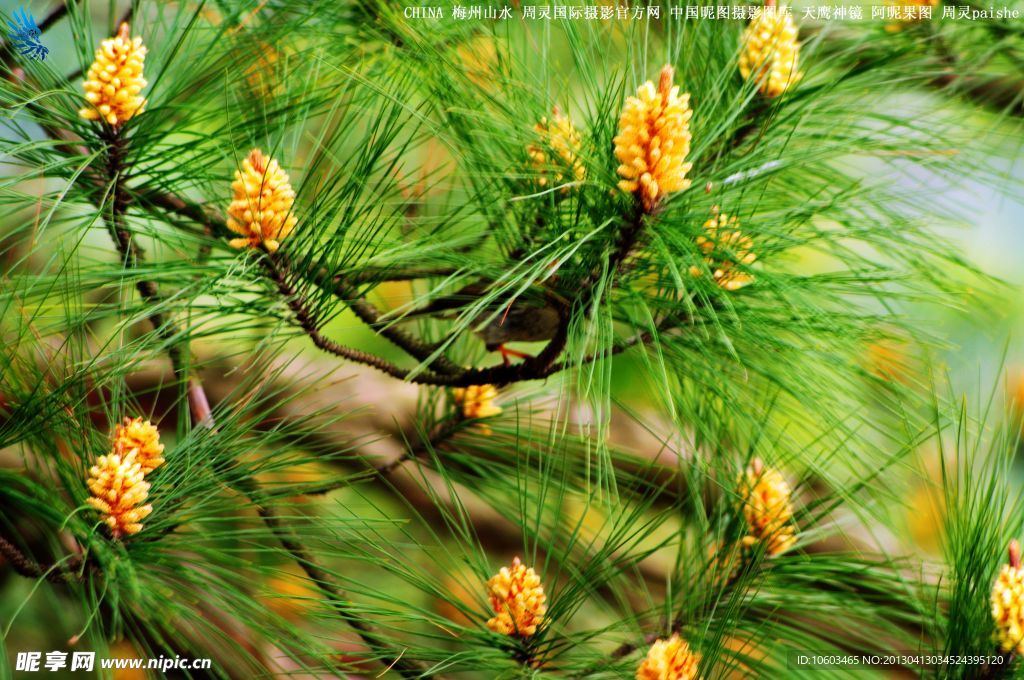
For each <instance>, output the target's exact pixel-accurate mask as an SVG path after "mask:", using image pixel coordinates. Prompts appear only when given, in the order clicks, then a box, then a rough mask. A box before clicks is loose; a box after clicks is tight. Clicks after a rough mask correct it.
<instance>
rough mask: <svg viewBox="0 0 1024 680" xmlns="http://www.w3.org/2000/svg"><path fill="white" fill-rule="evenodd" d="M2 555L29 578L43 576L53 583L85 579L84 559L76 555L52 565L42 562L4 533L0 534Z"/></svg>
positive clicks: (13, 567) (0, 551)
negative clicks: (30, 555) (7, 537)
mask: <svg viewBox="0 0 1024 680" xmlns="http://www.w3.org/2000/svg"><path fill="white" fill-rule="evenodd" d="M0 555H2V556H3V557H4V559H6V560H7V563H8V564H10V565H11V568H12V569H14V571H15V572H16V573H18V574H20V575H22V576H25V577H27V578H43V579H46V580H47V581H49V582H51V583H80V582H82V581H83V580H84V578H83V574H82V566H83V563H82V560H81V559H80V558H78V557H75V556H71V557H69V558H68V559H66V560H62V561H61V562H57V563H54V564H51V565H44V564H40V563H39V562H36V561H35V560H33V559H31V558H29V557H28V556H26V555H25V554H24V553H22V552H21V551H20V550H18V548H17V547H15V545H14V544H13V543H11V542H10V541H8V540H7V539H6V538H4V536H2V535H0Z"/></svg>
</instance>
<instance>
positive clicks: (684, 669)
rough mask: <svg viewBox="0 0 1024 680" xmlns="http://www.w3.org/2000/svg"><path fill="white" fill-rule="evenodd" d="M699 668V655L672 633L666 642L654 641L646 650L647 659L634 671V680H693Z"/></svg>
mask: <svg viewBox="0 0 1024 680" xmlns="http://www.w3.org/2000/svg"><path fill="white" fill-rule="evenodd" d="M699 666H700V655H699V654H697V653H695V652H693V651H691V650H690V645H688V644H687V643H686V640H684V639H682V638H681V637H679V635H677V634H675V633H673V634H672V637H670V638H669V639H667V640H657V641H655V643H654V644H653V645H651V648H650V649H649V650H647V658H645V659H644V660H643V662H642V663H641V664H640V667H639V668H637V669H636V680H693V679H694V678H696V677H697V669H698V667H699Z"/></svg>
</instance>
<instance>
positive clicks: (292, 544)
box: [107, 129, 427, 678]
mask: <svg viewBox="0 0 1024 680" xmlns="http://www.w3.org/2000/svg"><path fill="white" fill-rule="evenodd" d="M120 132H121V131H120V130H119V129H115V130H113V131H112V132H110V134H109V135H108V136H107V141H108V143H109V150H108V169H109V177H110V181H111V182H112V183H113V191H112V201H111V203H112V205H111V232H112V235H113V237H114V241H115V242H116V243H117V246H118V250H119V251H120V252H121V254H122V256H123V257H124V258H125V264H126V266H127V267H128V268H131V269H135V268H137V267H138V266H139V264H140V263H141V262H142V258H143V253H142V249H141V248H140V247H139V246H138V244H136V243H135V242H134V240H133V239H132V236H131V233H130V231H129V230H128V228H127V225H126V224H125V215H126V212H127V209H128V195H127V193H126V192H125V191H124V189H123V181H124V177H123V173H124V170H125V167H124V166H125V158H124V152H125V140H124V138H123V137H122V136H121V134H120ZM267 261H268V262H270V263H271V266H273V263H272V262H273V261H272V260H269V259H268V260H267ZM280 281H281V285H283V286H286V285H287V281H286V280H285V279H284V278H280ZM136 285H137V288H138V290H139V294H140V295H141V296H142V298H143V301H144V302H146V303H147V304H148V305H150V306H152V305H155V304H158V303H159V302H160V295H159V292H158V291H157V288H156V284H155V283H153V282H151V281H146V280H140V281H139V282H138V283H137V284H136ZM282 292H284V291H282ZM300 311H301V310H300ZM296 313H297V314H299V313H300V312H299V311H297V312H296ZM303 318H305V317H303ZM149 319H150V321H151V322H152V324H153V327H154V329H155V331H156V332H157V334H158V335H159V336H160V337H161V338H163V339H164V340H166V341H168V343H169V344H168V349H167V352H168V356H169V357H170V359H171V363H172V365H173V366H174V370H175V373H176V374H178V375H180V376H184V375H185V371H186V367H185V364H184V362H183V353H182V351H181V348H180V346H179V345H178V344H176V343H175V342H173V340H174V338H175V336H176V335H177V330H176V329H175V327H174V325H173V324H172V323H171V322H170V321H169V320H167V319H165V317H164V316H163V315H162V314H161V313H160V312H155V311H154V312H151V313H150V315H149ZM307 321H308V319H307ZM188 399H189V403H190V407H191V409H192V412H193V415H194V417H195V418H196V423H197V424H199V425H202V426H205V427H207V428H210V429H211V430H212V429H213V426H214V422H213V416H212V414H211V412H210V408H209V402H208V400H207V397H206V392H205V391H204V390H203V387H202V385H201V384H200V383H199V381H198V380H197V379H192V380H191V381H190V384H189V390H188ZM238 486H239V487H240V488H241V489H242V490H243V492H244V493H245V494H246V496H247V497H248V498H249V499H250V501H252V502H253V503H254V504H255V505H256V506H257V509H258V512H259V515H260V517H261V518H262V519H263V521H264V523H265V524H266V525H267V527H268V528H269V529H270V530H271V531H272V532H273V534H274V535H275V537H276V538H277V539H278V541H279V542H280V543H281V546H282V547H283V548H284V549H285V550H286V551H287V552H288V553H289V555H291V557H292V558H293V559H294V560H295V562H296V563H297V564H298V565H299V566H300V567H301V568H302V569H303V570H304V571H305V572H306V574H307V576H309V578H310V579H311V580H312V581H313V582H314V583H315V584H316V585H317V587H318V588H319V589H320V590H321V591H322V592H323V593H324V595H325V596H327V598H328V600H329V603H330V605H331V607H332V608H333V609H334V610H335V611H336V612H338V614H339V616H340V617H341V618H342V619H343V620H344V621H345V622H346V623H347V624H348V625H349V626H351V627H352V628H353V629H354V630H355V631H356V633H358V635H359V636H360V638H362V639H363V641H364V642H366V644H367V645H368V646H369V647H370V648H371V649H374V650H379V651H382V652H385V653H386V656H389V657H392V658H393V660H392V661H390V663H388V664H387V668H393V669H394V670H395V671H396V672H398V673H399V674H400V675H402V677H406V678H420V677H424V676H425V675H427V673H426V671H425V669H424V668H423V667H421V665H420V664H418V663H415V662H413V661H410V660H406V659H404V658H403V655H402V654H397V655H394V654H390V653H387V650H388V645H387V644H386V643H384V642H383V641H382V640H381V638H380V636H379V635H378V634H377V633H376V632H375V630H374V628H373V627H372V626H371V625H370V624H369V623H367V622H366V621H365V620H363V619H362V618H361V617H360V616H359V615H358V614H356V613H355V612H353V611H352V610H351V609H350V607H349V605H348V604H347V603H346V602H345V599H346V598H345V597H344V593H343V592H342V591H341V589H340V588H338V587H337V586H336V585H334V584H333V582H332V581H331V580H330V578H329V576H328V575H327V573H326V572H325V571H324V570H323V569H322V568H321V567H320V566H319V564H318V563H317V562H316V560H315V559H314V557H313V555H312V554H311V553H310V552H309V551H308V550H307V549H306V548H305V547H304V546H303V545H302V544H301V543H300V542H299V541H298V540H297V539H296V538H295V537H294V536H293V535H292V534H291V532H290V531H289V530H288V528H287V526H286V525H285V524H284V523H283V522H282V521H281V519H280V517H279V515H278V514H277V512H276V510H275V509H274V508H273V507H272V506H270V505H268V504H267V503H265V502H263V501H262V497H261V493H260V490H259V486H258V485H257V483H256V481H255V480H253V479H244V480H242V482H240V483H239V484H238Z"/></svg>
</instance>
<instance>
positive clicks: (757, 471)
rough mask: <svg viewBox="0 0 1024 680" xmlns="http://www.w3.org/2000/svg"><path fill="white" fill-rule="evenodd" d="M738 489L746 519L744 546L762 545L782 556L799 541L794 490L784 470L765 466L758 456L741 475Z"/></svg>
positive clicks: (772, 552) (771, 552) (773, 553)
mask: <svg viewBox="0 0 1024 680" xmlns="http://www.w3.org/2000/svg"><path fill="white" fill-rule="evenodd" d="M739 492H740V498H741V499H742V501H743V516H744V518H746V520H747V535H746V536H744V537H743V545H745V546H747V547H751V546H754V545H755V544H758V543H760V544H763V545H764V547H765V552H766V553H767V554H768V555H779V554H781V553H784V552H786V551H787V550H789V549H790V548H792V547H793V544H794V543H796V528H795V526H794V525H793V522H792V520H793V506H792V505H791V503H790V495H791V493H792V492H791V491H790V489H789V484H787V483H786V479H785V478H784V477H783V476H782V473H780V472H779V471H778V470H773V469H771V468H767V467H765V466H764V463H762V462H761V460H760V459H759V458H755V459H754V461H753V462H752V463H751V465H750V466H749V467H748V468H747V470H746V471H745V472H744V474H743V475H741V476H740V480H739Z"/></svg>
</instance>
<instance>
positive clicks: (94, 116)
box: [78, 23, 146, 127]
mask: <svg viewBox="0 0 1024 680" xmlns="http://www.w3.org/2000/svg"><path fill="white" fill-rule="evenodd" d="M145 60H146V48H145V47H144V46H143V44H142V38H132V37H129V35H128V24H127V23H123V24H121V29H120V30H119V31H118V33H117V35H116V36H114V37H113V38H108V39H106V40H104V41H103V42H102V43H100V48H99V49H98V50H96V60H95V61H93V62H92V65H91V66H90V67H89V71H88V73H86V76H85V83H84V87H85V99H86V101H88V102H89V106H86V107H84V108H82V109H81V110H80V111H79V112H78V115H79V116H81V117H82V118H85V119H87V120H104V121H106V122H107V123H108V124H109V125H112V126H114V127H118V126H120V125H121V124H123V123H125V122H126V121H128V119H129V118H131V117H132V116H135V115H136V114H139V113H142V111H143V110H144V109H145V108H146V99H145V98H144V97H142V96H141V95H140V94H139V93H140V92H142V88H144V87H146V79H145V78H143V77H142V67H143V62H145Z"/></svg>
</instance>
